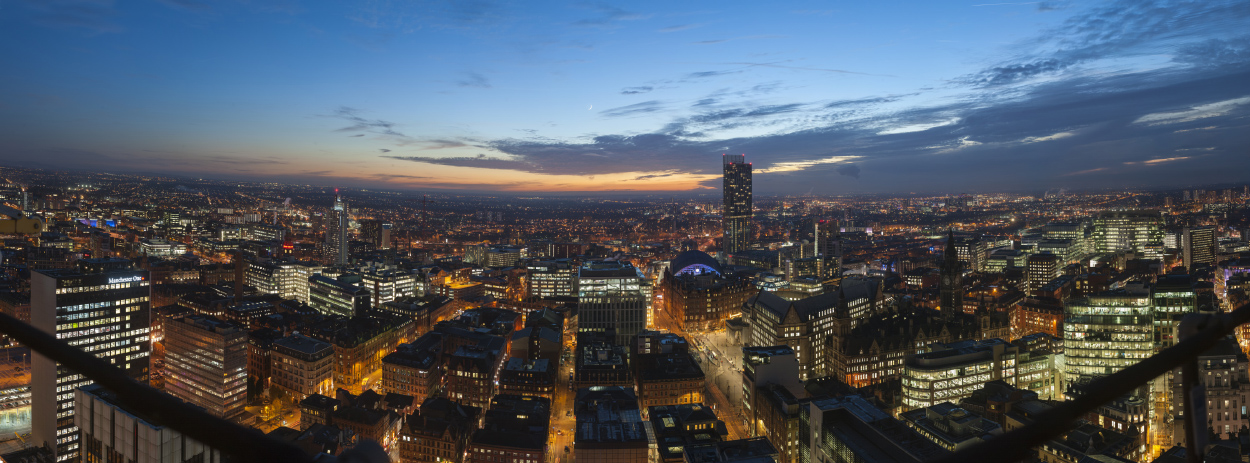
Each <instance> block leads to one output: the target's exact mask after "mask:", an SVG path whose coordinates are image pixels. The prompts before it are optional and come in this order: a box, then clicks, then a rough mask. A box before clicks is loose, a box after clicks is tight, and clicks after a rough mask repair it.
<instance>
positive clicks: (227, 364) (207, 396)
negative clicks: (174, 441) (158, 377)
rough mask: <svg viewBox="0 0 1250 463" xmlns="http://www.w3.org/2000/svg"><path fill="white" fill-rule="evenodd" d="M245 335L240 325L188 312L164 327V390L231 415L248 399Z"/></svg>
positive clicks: (215, 412)
mask: <svg viewBox="0 0 1250 463" xmlns="http://www.w3.org/2000/svg"><path fill="white" fill-rule="evenodd" d="M247 335H248V333H247V331H245V330H243V329H242V328H241V327H239V326H238V325H235V324H233V323H227V322H222V321H221V320H218V319H215V318H213V317H205V316H199V315H192V316H189V317H184V318H181V319H177V320H170V321H169V323H168V324H166V326H165V390H166V391H167V392H169V393H170V394H171V395H173V396H174V397H177V398H179V399H182V400H183V401H186V402H189V403H191V404H194V405H196V406H199V407H201V408H203V409H204V410H205V411H207V412H208V413H209V414H212V415H214V416H218V417H221V418H226V419H232V418H235V417H237V416H239V415H241V414H242V413H243V405H244V404H245V403H246V401H247V360H248V359H247V355H248V354H247V341H248V336H247Z"/></svg>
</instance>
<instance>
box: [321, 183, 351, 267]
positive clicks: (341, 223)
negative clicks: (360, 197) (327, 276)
mask: <svg viewBox="0 0 1250 463" xmlns="http://www.w3.org/2000/svg"><path fill="white" fill-rule="evenodd" d="M350 220H351V217H350V215H349V213H348V210H347V203H345V202H343V197H342V196H339V195H338V191H337V190H336V191H335V195H334V207H333V208H332V209H330V212H329V213H328V214H326V217H325V224H326V227H325V228H326V241H325V247H324V248H322V253H323V256H324V258H325V261H326V262H327V263H328V264H330V265H343V264H346V263H347V227H348V222H349V221H350Z"/></svg>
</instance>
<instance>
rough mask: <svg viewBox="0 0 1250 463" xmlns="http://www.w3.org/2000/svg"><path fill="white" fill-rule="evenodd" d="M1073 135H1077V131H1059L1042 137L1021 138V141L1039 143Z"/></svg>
mask: <svg viewBox="0 0 1250 463" xmlns="http://www.w3.org/2000/svg"><path fill="white" fill-rule="evenodd" d="M1073 135H1076V132H1059V133H1054V134H1051V135H1046V136H1042V137H1027V138H1025V139H1023V140H1020V143H1039V142H1044V141H1054V140H1059V139H1063V138H1068V137H1071V136H1073Z"/></svg>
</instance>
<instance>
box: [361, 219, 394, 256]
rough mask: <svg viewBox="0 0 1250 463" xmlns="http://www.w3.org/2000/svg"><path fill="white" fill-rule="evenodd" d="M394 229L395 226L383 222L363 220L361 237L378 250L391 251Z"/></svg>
mask: <svg viewBox="0 0 1250 463" xmlns="http://www.w3.org/2000/svg"><path fill="white" fill-rule="evenodd" d="M392 227H394V225H392V224H391V223H390V222H387V221H383V220H362V221H360V237H361V239H363V240H364V241H365V242H367V243H369V244H372V245H373V246H374V247H375V248H377V249H390V248H391V228H392Z"/></svg>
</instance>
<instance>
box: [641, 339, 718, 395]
mask: <svg viewBox="0 0 1250 463" xmlns="http://www.w3.org/2000/svg"><path fill="white" fill-rule="evenodd" d="M635 361H636V362H637V363H638V365H637V368H636V370H637V372H636V374H637V376H636V379H637V391H638V404H639V405H640V406H643V407H653V406H657V405H680V404H697V403H703V391H704V390H706V387H707V384H706V380H705V378H704V375H703V369H701V368H699V364H698V363H696V362H695V360H694V357H693V356H692V355H691V354H690V353H689V352H675V353H671V354H649V355H639V356H638V358H637V359H636V360H635Z"/></svg>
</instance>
